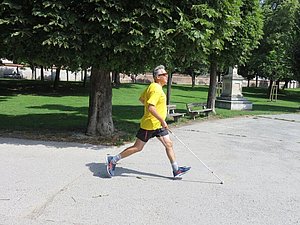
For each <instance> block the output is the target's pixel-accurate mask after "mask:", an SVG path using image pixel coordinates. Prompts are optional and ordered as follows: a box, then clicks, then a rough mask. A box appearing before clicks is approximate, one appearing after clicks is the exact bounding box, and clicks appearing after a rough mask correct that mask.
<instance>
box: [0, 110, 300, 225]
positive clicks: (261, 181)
mask: <svg viewBox="0 0 300 225" xmlns="http://www.w3.org/2000/svg"><path fill="white" fill-rule="evenodd" d="M173 132H174V134H175V135H176V136H177V137H179V138H180V140H181V141H182V142H184V143H185V144H186V145H187V146H188V148H189V149H191V150H192V151H193V152H194V153H195V154H196V155H197V156H198V158H199V159H200V160H201V161H202V162H203V163H204V164H205V165H206V166H208V167H209V169H207V168H206V167H205V166H204V165H203V164H202V163H201V162H200V161H199V160H198V159H197V158H196V157H194V155H193V154H192V153H191V152H190V151H189V150H188V149H187V148H186V147H185V146H184V145H182V143H180V142H179V141H178V140H177V139H175V138H174V137H172V135H171V137H172V139H173V140H174V149H175V152H176V156H177V161H178V163H179V164H180V165H188V166H191V167H192V169H191V171H190V172H189V173H187V174H186V175H184V177H183V179H182V180H173V179H172V171H171V166H170V164H169V162H168V159H167V156H166V154H165V150H164V149H163V147H162V145H161V144H160V143H159V141H158V140H157V139H152V140H150V141H149V143H148V144H147V145H146V146H145V148H144V150H143V151H142V152H141V153H138V154H135V155H133V156H131V157H129V158H126V159H124V160H121V161H120V162H119V163H118V165H117V168H116V176H115V177H113V178H111V179H110V178H106V175H105V174H106V172H105V170H106V169H105V156H106V155H107V154H113V155H114V154H117V153H119V152H120V151H121V150H123V149H124V148H125V147H127V146H128V145H126V146H121V147H105V146H96V145H88V144H86V145H83V144H77V143H64V142H42V141H32V140H22V139H6V138H0V160H1V163H0V224H5V225H9V224H13V225H15V224H16V225H18V224H22V225H23V224H30V225H35V224H36V225H52V224H62V225H69V224H72V225H73V224H77V225H83V224H84V225H96V224H97V225H98V224H120V225H126V224H147V225H148V224H172V225H174V224H175V225H176V224H218V225H220V224H224V225H225V224H226V225H227V224H228V225H229V224H242V225H245V224H246V225H247V224H249V225H250V224H251V225H253V224H257V225H265V224H268V225H292V224H293V225H294V224H300V114H286V115H272V116H255V117H242V118H234V119H223V120H210V121H206V122H198V123H193V124H191V125H187V126H182V127H179V128H174V129H173ZM211 171H213V172H214V174H216V175H217V176H218V177H220V179H222V180H223V181H224V184H220V181H219V180H218V179H217V178H216V177H215V176H214V175H213V174H212V173H211Z"/></svg>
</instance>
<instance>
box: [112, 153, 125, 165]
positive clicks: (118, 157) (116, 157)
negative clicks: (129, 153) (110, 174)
mask: <svg viewBox="0 0 300 225" xmlns="http://www.w3.org/2000/svg"><path fill="white" fill-rule="evenodd" d="M121 158H122V157H121V155H120V154H118V155H115V156H114V157H113V158H112V160H111V161H112V163H113V164H116V163H117V162H118V161H119V160H120V159H121Z"/></svg>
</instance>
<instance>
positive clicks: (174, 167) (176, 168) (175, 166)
mask: <svg viewBox="0 0 300 225" xmlns="http://www.w3.org/2000/svg"><path fill="white" fill-rule="evenodd" d="M171 165H172V169H173V171H177V170H178V164H177V162H172V163H171Z"/></svg>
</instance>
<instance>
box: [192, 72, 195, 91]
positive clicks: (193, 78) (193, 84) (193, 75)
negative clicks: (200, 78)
mask: <svg viewBox="0 0 300 225" xmlns="http://www.w3.org/2000/svg"><path fill="white" fill-rule="evenodd" d="M195 81H196V75H195V73H194V71H193V72H192V88H194V87H195Z"/></svg>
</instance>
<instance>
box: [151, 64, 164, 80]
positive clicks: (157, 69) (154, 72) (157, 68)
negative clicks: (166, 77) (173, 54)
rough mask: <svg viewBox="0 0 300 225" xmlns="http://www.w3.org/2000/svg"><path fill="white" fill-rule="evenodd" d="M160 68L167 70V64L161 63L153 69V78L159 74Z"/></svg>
mask: <svg viewBox="0 0 300 225" xmlns="http://www.w3.org/2000/svg"><path fill="white" fill-rule="evenodd" d="M159 70H165V66H163V65H159V66H157V67H155V69H154V70H153V78H155V77H157V76H158V75H159V74H158V73H159Z"/></svg>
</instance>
